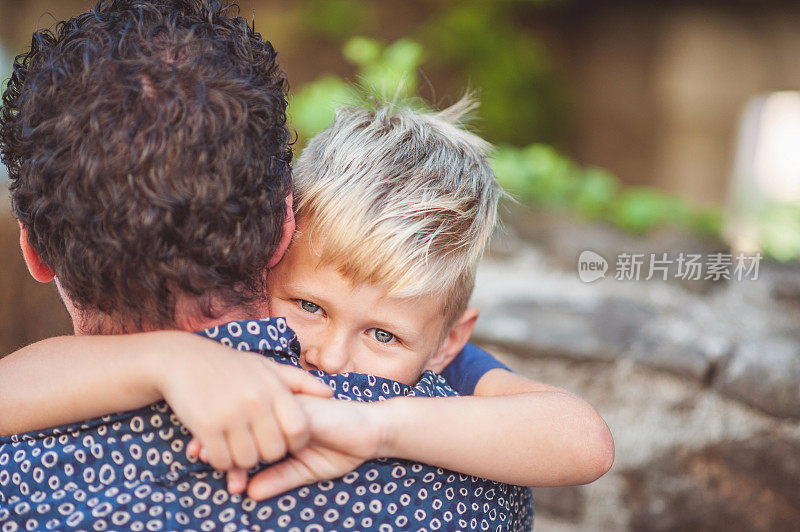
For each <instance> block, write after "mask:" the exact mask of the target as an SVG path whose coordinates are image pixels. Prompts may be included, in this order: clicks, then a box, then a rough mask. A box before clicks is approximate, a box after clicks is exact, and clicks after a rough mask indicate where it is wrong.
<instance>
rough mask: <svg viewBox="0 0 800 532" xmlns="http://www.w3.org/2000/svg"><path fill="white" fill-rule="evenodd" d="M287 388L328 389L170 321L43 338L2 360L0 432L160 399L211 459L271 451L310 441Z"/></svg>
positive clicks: (252, 457) (233, 459) (277, 453)
mask: <svg viewBox="0 0 800 532" xmlns="http://www.w3.org/2000/svg"><path fill="white" fill-rule="evenodd" d="M293 393H307V394H315V395H319V396H322V397H328V396H330V393H331V390H330V388H328V386H326V385H325V384H323V383H322V382H320V381H319V380H318V379H316V378H315V377H313V376H311V375H310V374H308V373H306V372H304V371H302V370H300V369H299V368H294V367H290V366H285V365H282V364H277V363H274V362H272V361H270V360H268V359H266V358H265V357H263V356H261V355H260V354H257V353H249V352H243V351H237V350H235V349H230V348H227V347H224V346H222V345H220V344H218V343H216V342H213V341H211V340H207V339H204V338H201V337H200V336H197V335H194V334H191V333H186V332H177V331H162V332H154V333H143V334H131V335H119V336H73V337H59V338H52V339H48V340H43V341H41V342H37V343H36V344H32V345H30V346H28V347H25V348H23V349H21V350H19V351H17V352H15V353H12V354H11V355H8V356H6V357H5V358H3V359H1V360H0V435H8V434H16V433H21V432H27V431H32V430H40V429H44V428H47V427H51V426H56V425H62V424H66V423H71V422H77V421H83V420H86V419H90V418H93V417H97V416H101V415H105V414H111V413H114V412H121V411H125V410H131V409H135V408H139V407H143V406H146V405H148V404H150V403H153V402H155V401H158V400H160V399H162V398H163V399H165V400H166V401H167V402H168V403H169V405H170V406H171V407H172V409H173V410H174V411H175V414H176V415H177V416H178V418H179V419H180V420H181V421H182V422H183V423H184V424H185V425H186V426H187V428H188V429H189V431H190V432H191V433H192V434H193V435H194V436H195V437H196V438H198V439H199V440H200V441H201V442H202V444H203V445H204V447H206V449H207V452H208V454H209V457H210V462H211V463H212V465H213V466H214V467H216V468H217V469H229V468H231V467H233V466H240V467H252V466H253V465H255V464H256V463H257V461H258V459H259V458H260V459H262V460H276V459H279V458H281V457H283V456H284V455H285V453H286V451H287V449H288V450H296V449H299V448H301V447H303V446H304V445H305V444H306V443H307V441H308V437H309V434H308V421H307V419H306V416H305V413H304V411H303V409H302V407H301V405H300V404H299V402H298V401H297V400H296V399H295V396H294V395H293Z"/></svg>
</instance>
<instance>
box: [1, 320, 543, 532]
mask: <svg viewBox="0 0 800 532" xmlns="http://www.w3.org/2000/svg"><path fill="white" fill-rule="evenodd" d="M199 334H202V335H204V336H206V337H208V338H211V339H214V340H216V341H219V342H221V343H223V344H225V345H229V346H232V347H235V348H237V349H242V350H248V351H256V352H260V353H262V354H263V355H264V356H269V357H271V358H273V359H275V360H277V361H278V362H281V363H285V364H292V365H295V366H299V362H298V359H297V355H298V353H299V351H298V347H299V346H298V344H297V340H296V337H295V335H294V333H293V332H292V331H291V329H289V328H288V327H287V325H286V322H285V320H283V319H282V318H269V319H263V320H246V321H237V322H230V323H227V324H225V325H221V326H219V327H214V328H212V329H208V330H205V331H202V332H200V333H199ZM314 373H315V374H317V375H319V376H320V377H321V378H322V379H323V380H324V381H325V382H327V383H328V384H329V385H330V386H331V388H333V389H334V390H335V396H336V398H338V399H342V400H355V401H376V400H383V399H388V398H390V397H397V396H419V397H447V396H453V395H457V393H456V392H454V391H453V389H452V388H451V387H450V386H449V385H448V384H447V382H446V381H445V380H444V379H443V378H442V377H441V376H438V375H436V374H434V373H432V372H430V371H427V372H425V374H424V375H423V376H422V377H421V379H420V381H419V382H418V383H417V384H416V385H415V386H408V385H405V384H401V383H399V382H395V381H391V380H389V379H383V378H380V377H375V376H371V375H364V374H357V373H351V374H340V375H326V374H323V373H321V372H314ZM421 424H422V425H424V420H421ZM190 438H191V436H190V434H189V432H188V430H187V429H186V428H185V427H184V426H183V425H181V423H180V422H179V421H178V419H177V418H176V417H175V415H174V413H173V412H172V411H171V409H170V408H169V406H168V405H167V404H166V403H164V402H159V403H155V404H153V405H150V406H148V407H145V408H141V409H138V410H133V411H130V412H124V413H120V414H115V415H111V416H105V417H103V418H96V419H93V420H89V421H86V422H84V423H79V424H72V425H66V426H62V427H57V428H53V429H49V430H45V431H41V432H34V433H27V434H21V435H15V436H10V437H5V438H0V531H3V532H8V531H16V530H223V531H236V530H292V531H313V530H319V531H324V530H385V531H389V530H455V529H459V530H530V529H531V526H532V522H533V499H532V496H531V491H530V489H528V488H522V487H519V486H512V485H508V484H502V483H499V482H493V481H488V480H485V479H481V478H477V477H473V476H469V475H463V474H460V473H456V472H453V471H448V470H445V469H442V468H437V467H433V466H429V465H424V464H420V463H415V462H410V461H407V460H399V459H392V458H383V459H378V460H372V461H369V462H366V463H364V464H362V465H361V466H360V467H359V468H358V469H356V470H354V471H352V472H350V473H348V474H346V475H344V476H343V477H341V478H338V479H335V480H329V481H323V482H317V483H315V484H311V485H308V486H304V487H301V488H297V489H294V490H291V491H288V492H286V493H284V494H282V495H279V496H277V497H274V498H272V499H268V500H266V501H261V502H256V501H254V500H252V499H250V498H248V497H246V496H242V495H230V494H229V493H228V492H227V490H226V483H225V476H224V474H223V473H221V472H217V471H214V470H213V469H212V468H211V467H210V466H208V465H206V464H204V463H202V462H199V461H197V460H194V459H189V458H187V457H186V451H185V448H186V444H187V443H188V441H189V439H190ZM262 467H263V465H262Z"/></svg>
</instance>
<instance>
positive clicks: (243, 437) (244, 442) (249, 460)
mask: <svg viewBox="0 0 800 532" xmlns="http://www.w3.org/2000/svg"><path fill="white" fill-rule="evenodd" d="M225 436H226V439H227V441H228V450H229V451H230V455H231V459H232V460H233V465H234V466H235V467H239V468H242V469H250V468H251V467H253V466H254V465H256V464H257V463H258V456H259V454H258V449H256V444H255V442H254V441H253V436H252V435H251V434H250V427H249V426H247V425H244V426H240V427H236V428H235V429H232V430H230V431H228V432H227V433H226V434H225Z"/></svg>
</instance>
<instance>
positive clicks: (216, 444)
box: [200, 433, 233, 471]
mask: <svg viewBox="0 0 800 532" xmlns="http://www.w3.org/2000/svg"><path fill="white" fill-rule="evenodd" d="M204 452H205V454H206V455H207V456H208V463H209V464H211V466H212V467H213V468H214V469H218V470H220V471H227V470H228V469H231V468H232V467H233V461H232V460H231V456H230V454H229V453H228V442H227V441H225V437H224V435H223V434H222V433H220V434H219V435H216V436H214V437H212V438H209V439H208V440H207V441H206V442H205V444H204V445H203V450H202V451H201V452H200V458H201V459H202V457H203V453H204ZM204 461H205V460H204Z"/></svg>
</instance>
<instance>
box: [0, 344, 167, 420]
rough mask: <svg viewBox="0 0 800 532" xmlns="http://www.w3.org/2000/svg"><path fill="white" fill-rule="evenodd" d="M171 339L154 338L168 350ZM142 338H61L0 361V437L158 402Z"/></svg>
mask: <svg viewBox="0 0 800 532" xmlns="http://www.w3.org/2000/svg"><path fill="white" fill-rule="evenodd" d="M170 334H174V333H162V332H158V333H152V335H151V336H150V338H151V339H152V341H153V342H158V343H165V344H168V343H169V341H170ZM141 336H142V335H124V336H64V337H58V338H50V339H47V340H42V341H40V342H36V343H35V344H31V345H29V346H27V347H24V348H22V349H20V350H19V351H16V352H14V353H12V354H10V355H8V356H6V357H4V358H2V359H0V435H9V434H18V433H22V432H28V431H33V430H41V429H45V428H48V427H53V426H57V425H63V424H67V423H73V422H78V421H82V420H85V419H91V418H94V417H97V416H102V415H105V414H111V413H114V412H122V411H125V410H133V409H135V408H139V407H142V406H145V405H148V404H150V403H153V402H156V401H158V400H159V399H161V395H160V393H159V391H158V387H157V386H156V383H155V382H154V380H153V378H152V364H153V362H152V356H151V353H152V346H151V348H150V349H144V348H143V345H142V341H141V340H142V339H141Z"/></svg>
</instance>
